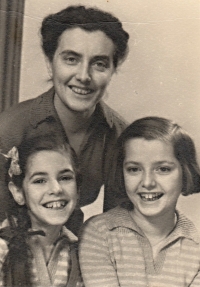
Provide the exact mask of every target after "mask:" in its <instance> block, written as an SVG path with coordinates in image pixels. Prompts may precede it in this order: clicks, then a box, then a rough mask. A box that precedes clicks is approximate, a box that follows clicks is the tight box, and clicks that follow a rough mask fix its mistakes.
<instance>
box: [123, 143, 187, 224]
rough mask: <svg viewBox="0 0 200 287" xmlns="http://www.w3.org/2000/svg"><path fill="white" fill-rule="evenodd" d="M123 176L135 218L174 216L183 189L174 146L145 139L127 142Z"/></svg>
mask: <svg viewBox="0 0 200 287" xmlns="http://www.w3.org/2000/svg"><path fill="white" fill-rule="evenodd" d="M123 174H124V182H125V189H126V193H127V195H128V197H129V199H130V200H131V202H132V203H133V205H134V210H133V213H134V214H135V215H136V216H139V217H146V218H147V217H151V218H153V217H159V216H162V215H173V213H174V211H175V207H176V203H177V200H178V197H179V195H180V193H181V190H182V168H181V165H180V163H179V161H178V160H177V159H176V158H175V156H174V149H173V146H172V144H171V143H167V142H164V141H161V140H145V139H144V138H134V139H130V140H128V141H127V142H126V143H125V158H124V163H123Z"/></svg>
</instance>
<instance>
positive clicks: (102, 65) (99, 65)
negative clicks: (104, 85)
mask: <svg viewBox="0 0 200 287" xmlns="http://www.w3.org/2000/svg"><path fill="white" fill-rule="evenodd" d="M93 66H94V67H95V68H96V69H97V70H98V71H100V72H103V71H105V69H106V68H108V64H107V63H105V62H102V61H98V62H95V63H94V64H93Z"/></svg>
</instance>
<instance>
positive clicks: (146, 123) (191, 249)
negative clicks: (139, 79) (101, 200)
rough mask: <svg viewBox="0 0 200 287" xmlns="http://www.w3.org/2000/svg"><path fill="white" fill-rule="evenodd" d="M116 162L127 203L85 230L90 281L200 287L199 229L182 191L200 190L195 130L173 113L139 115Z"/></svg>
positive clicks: (89, 286)
mask: <svg viewBox="0 0 200 287" xmlns="http://www.w3.org/2000/svg"><path fill="white" fill-rule="evenodd" d="M113 166H114V171H115V173H113V174H115V175H114V182H115V185H116V192H117V191H118V193H119V196H120V197H121V198H124V203H123V204H121V206H117V207H116V208H114V209H112V210H109V211H108V212H106V213H104V214H101V215H98V216H96V217H94V218H92V219H89V221H88V222H87V224H86V225H85V228H84V229H83V233H82V237H81V240H80V242H81V244H80V248H79V250H80V256H79V258H80V266H81V271H82V276H83V280H84V283H85V286H86V287H93V286H96V287H98V286H99V287H101V286H104V287H125V286H126V287H134V286H140V287H147V286H149V287H155V286H159V287H177V286H179V287H197V286H200V239H199V235H198V232H197V230H196V228H195V226H194V224H193V223H192V222H191V221H190V220H189V219H187V218H186V217H185V216H184V215H183V214H182V213H181V212H179V211H178V210H176V204H177V200H178V198H179V196H180V194H182V195H184V196H187V195H190V194H193V193H197V192H199V191H200V170H199V166H198V164H197V160H196V152H195V146H194V143H193V141H192V139H191V138H190V136H189V135H188V134H187V133H186V132H185V131H184V130H183V129H182V128H181V127H180V126H178V125H177V124H175V123H173V122H171V121H170V120H167V119H164V118H159V117H147V118H142V119H139V120H137V121H135V122H133V123H132V124H131V125H130V126H129V127H127V129H126V130H125V131H124V132H123V133H122V134H121V136H120V137H119V140H118V145H117V151H116V161H115V162H114V164H113ZM117 187H118V189H117ZM125 198H126V200H125Z"/></svg>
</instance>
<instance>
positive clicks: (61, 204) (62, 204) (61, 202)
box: [43, 200, 68, 209]
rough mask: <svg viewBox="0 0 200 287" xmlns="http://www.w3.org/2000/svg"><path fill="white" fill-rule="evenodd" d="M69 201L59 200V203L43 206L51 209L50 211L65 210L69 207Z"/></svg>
mask: <svg viewBox="0 0 200 287" xmlns="http://www.w3.org/2000/svg"><path fill="white" fill-rule="evenodd" d="M67 203H68V201H66V200H58V201H52V202H48V203H45V204H43V206H44V207H45V208H50V209H63V208H64V207H65V206H66V205H67Z"/></svg>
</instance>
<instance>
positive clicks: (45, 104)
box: [30, 87, 113, 128]
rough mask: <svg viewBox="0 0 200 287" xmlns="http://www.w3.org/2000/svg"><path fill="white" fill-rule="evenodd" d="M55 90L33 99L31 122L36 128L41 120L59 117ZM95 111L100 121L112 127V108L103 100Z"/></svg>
mask: <svg viewBox="0 0 200 287" xmlns="http://www.w3.org/2000/svg"><path fill="white" fill-rule="evenodd" d="M54 94H55V90H54V87H52V88H51V89H50V90H48V91H47V92H45V93H44V94H42V95H41V96H39V97H37V98H36V99H34V100H33V102H32V105H31V109H30V124H31V125H32V126H33V127H34V128H36V127H37V126H38V125H39V124H40V123H41V122H43V121H46V120H47V119H48V118H49V117H53V118H55V119H56V118H58V115H57V112H56V109H55V107H54ZM95 113H97V114H98V116H99V117H100V121H102V122H105V121H106V123H107V124H108V125H109V127H110V128H112V126H113V115H112V109H111V108H110V107H109V106H108V105H106V104H105V103H104V102H103V101H100V102H99V103H98V104H97V107H96V110H95Z"/></svg>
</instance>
